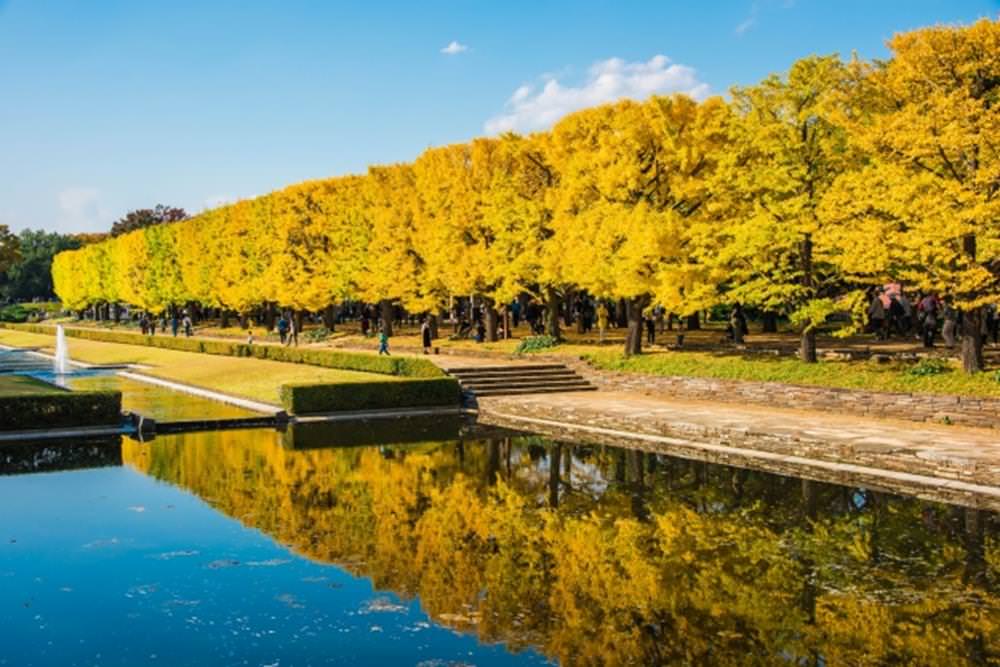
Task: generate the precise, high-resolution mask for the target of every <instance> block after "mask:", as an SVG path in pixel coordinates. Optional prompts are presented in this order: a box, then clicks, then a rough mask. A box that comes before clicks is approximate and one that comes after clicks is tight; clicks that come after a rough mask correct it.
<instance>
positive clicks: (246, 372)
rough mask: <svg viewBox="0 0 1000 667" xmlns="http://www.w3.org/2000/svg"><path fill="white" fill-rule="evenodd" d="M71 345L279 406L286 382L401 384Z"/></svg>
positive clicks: (25, 340)
mask: <svg viewBox="0 0 1000 667" xmlns="http://www.w3.org/2000/svg"><path fill="white" fill-rule="evenodd" d="M0 343H2V344H4V345H13V346H16V347H40V348H42V349H43V350H46V351H49V352H51V351H52V350H53V349H54V347H55V336H53V335H46V334H38V333H28V332H25V331H15V330H11V329H0ZM68 345H69V352H70V357H71V358H72V359H74V360H77V361H83V362H86V363H91V364H142V365H144V366H148V367H149V368H147V369H144V370H143V371H142V372H143V373H146V374H148V375H153V376H156V377H160V378H164V379H167V380H175V381H177V382H182V383H185V384H191V385H196V386H199V387H204V388H206V389H214V390H216V391H221V392H224V393H227V394H233V395H236V396H245V397H247V398H253V399H256V400H260V401H265V402H268V403H274V404H278V403H279V402H280V398H281V397H280V388H281V385H282V384H286V383H296V382H325V383H327V382H328V383H356V382H369V381H372V380H378V381H390V382H391V381H394V380H395V377H394V376H389V375H375V374H371V373H360V372H356V371H344V370H339V369H333V368H320V367H317V366H309V365H305V364H294V363H286V362H279V361H271V360H266V359H255V358H251V357H229V356H220V355H209V354H200V353H197V352H179V351H176V350H167V349H163V348H157V347H148V346H145V345H125V344H121V343H105V342H101V341H95V340H85V339H80V338H72V339H70V340H69V342H68Z"/></svg>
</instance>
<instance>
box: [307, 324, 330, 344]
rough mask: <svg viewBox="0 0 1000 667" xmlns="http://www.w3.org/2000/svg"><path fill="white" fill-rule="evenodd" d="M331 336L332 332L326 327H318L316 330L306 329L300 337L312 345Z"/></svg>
mask: <svg viewBox="0 0 1000 667" xmlns="http://www.w3.org/2000/svg"><path fill="white" fill-rule="evenodd" d="M332 335H333V332H332V331H330V330H329V329H327V328H326V327H319V328H316V329H306V330H305V332H304V333H303V334H302V337H303V338H305V339H306V340H308V341H311V342H313V343H318V342H320V341H322V340H326V339H327V338H329V337H330V336H332Z"/></svg>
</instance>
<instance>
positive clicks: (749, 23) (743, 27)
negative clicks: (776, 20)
mask: <svg viewBox="0 0 1000 667" xmlns="http://www.w3.org/2000/svg"><path fill="white" fill-rule="evenodd" d="M756 24H757V17H756V16H750V17H748V18H747V19H746V20H744V21H743V22H742V23H740V24H739V25H738V26H736V27H735V28H733V32H735V33H736V34H737V35H742V34H743V33H745V32H746V31H747V30H749V29H750V28H752V27H754V26H755V25H756Z"/></svg>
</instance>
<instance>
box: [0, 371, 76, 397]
mask: <svg viewBox="0 0 1000 667" xmlns="http://www.w3.org/2000/svg"><path fill="white" fill-rule="evenodd" d="M60 393H63V392H62V390H60V389H58V388H56V387H53V386H52V385H50V384H49V383H48V382H42V381H41V380H36V379H35V378H32V377H27V376H25V375H0V398H3V397H7V396H40V395H44V394H60Z"/></svg>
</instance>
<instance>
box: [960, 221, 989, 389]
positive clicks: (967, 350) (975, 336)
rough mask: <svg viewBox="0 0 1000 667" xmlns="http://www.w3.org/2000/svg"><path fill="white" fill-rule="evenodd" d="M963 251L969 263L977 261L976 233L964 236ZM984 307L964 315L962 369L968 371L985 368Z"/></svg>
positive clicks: (978, 370)
mask: <svg viewBox="0 0 1000 667" xmlns="http://www.w3.org/2000/svg"><path fill="white" fill-rule="evenodd" d="M962 253H963V254H964V255H965V257H966V259H967V260H968V261H969V264H975V263H976V235H975V234H966V235H965V236H963V237H962ZM983 317H984V313H983V308H982V307H980V308H974V309H972V310H970V311H968V312H966V313H964V315H963V317H962V369H963V370H964V371H965V372H966V373H979V372H980V371H982V370H983V368H984V364H983Z"/></svg>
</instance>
